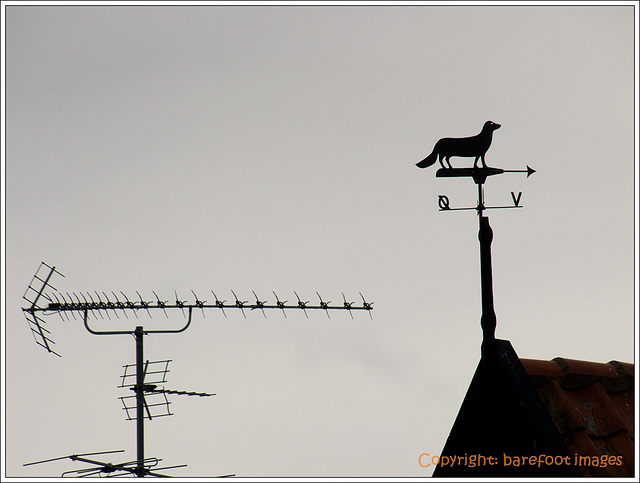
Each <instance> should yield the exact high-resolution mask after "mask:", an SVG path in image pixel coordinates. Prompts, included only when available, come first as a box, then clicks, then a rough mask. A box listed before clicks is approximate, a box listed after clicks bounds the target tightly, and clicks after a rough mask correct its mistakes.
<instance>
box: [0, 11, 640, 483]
mask: <svg viewBox="0 0 640 483" xmlns="http://www.w3.org/2000/svg"><path fill="white" fill-rule="evenodd" d="M636 6H637V5H636ZM635 15H637V12H636V13H635ZM3 16H4V17H3V29H5V30H4V31H3V35H4V37H3V38H4V39H5V40H6V43H5V44H4V48H5V51H4V55H5V59H4V60H5V64H4V67H5V69H6V71H5V73H6V75H5V76H4V78H3V81H4V82H5V85H4V89H3V92H4V93H5V94H6V103H3V104H4V106H5V108H6V111H5V116H4V120H5V122H6V124H5V132H4V134H5V135H6V144H5V145H4V148H5V149H4V152H3V156H4V158H3V161H4V163H3V168H4V170H5V172H4V178H3V179H4V183H3V189H4V190H5V191H4V193H3V203H5V205H4V207H3V212H4V216H5V218H4V228H5V229H6V232H5V233H6V235H5V236H3V242H4V243H5V245H4V250H3V256H6V260H5V262H6V263H3V271H4V273H3V276H4V280H5V281H6V284H5V285H4V290H3V292H4V293H3V296H5V297H6V303H3V331H4V333H3V335H4V337H3V341H4V351H5V352H4V354H5V357H4V360H3V364H5V365H4V367H3V372H4V385H3V389H4V390H5V393H4V397H3V403H4V410H5V412H4V414H3V415H4V417H5V424H3V431H4V432H5V434H4V437H5V442H6V446H5V449H4V454H3V455H2V456H3V458H6V460H5V464H3V465H2V466H3V471H4V476H6V477H28V476H59V475H60V474H61V473H62V472H63V471H66V470H69V469H73V468H78V467H79V466H81V465H74V463H73V462H71V461H64V462H56V463H50V464H47V465H39V466H30V467H23V466H22V465H23V464H24V463H27V462H30V461H35V460H40V459H46V458H53V457H56V456H63V455H67V454H74V453H82V452H90V451H104V450H115V449H125V450H126V456H125V457H123V459H125V460H129V459H135V423H133V422H128V421H125V419H124V414H123V411H122V409H121V404H120V401H119V400H118V397H119V396H122V395H126V390H123V389H118V388H117V387H116V386H117V385H118V384H119V382H120V381H119V375H120V374H121V372H122V366H123V365H125V364H129V363H133V362H134V357H135V355H134V342H133V339H132V338H131V337H128V336H111V337H106V336H105V337H98V336H93V335H90V334H89V333H88V332H87V331H86V330H85V329H84V327H82V324H81V323H80V322H78V321H75V322H74V321H71V322H63V321H62V320H61V319H60V317H58V316H57V315H52V316H49V317H47V321H48V322H47V327H48V328H49V329H50V330H51V332H52V338H53V340H54V341H55V342H56V344H55V347H56V351H57V352H58V353H60V354H61V355H62V358H58V357H56V356H54V355H52V354H48V353H47V352H46V351H45V350H43V349H41V348H40V347H38V346H37V345H36V344H35V343H34V341H33V338H32V336H31V334H30V332H29V330H28V327H27V322H26V321H25V320H24V317H23V315H22V311H21V307H24V306H26V303H25V302H24V301H23V300H22V299H21V297H22V294H23V293H24V291H25V289H26V287H27V285H28V283H29V281H30V280H31V277H32V275H33V273H34V272H35V270H36V269H37V268H38V265H39V264H40V262H41V261H45V262H47V263H48V264H50V265H55V266H56V267H57V268H58V269H59V270H60V271H61V272H62V273H63V274H64V275H65V278H64V279H62V278H60V279H59V280H58V281H57V282H58V283H57V285H56V287H57V288H58V289H59V290H61V291H63V292H72V291H84V292H86V291H93V290H97V291H100V292H101V291H105V292H107V293H110V292H111V291H115V292H116V293H118V292H119V291H123V292H125V293H127V294H133V295H135V291H136V290H137V291H140V292H141V294H143V296H144V297H145V298H146V299H153V293H152V291H155V292H156V293H158V294H159V295H160V297H161V298H163V299H165V300H170V301H171V300H173V299H174V291H177V292H178V294H179V296H180V297H181V298H183V299H188V300H189V299H192V296H191V293H190V290H192V289H193V290H195V291H196V293H197V294H198V295H199V296H200V298H202V299H205V300H208V301H211V300H212V295H211V292H210V291H211V290H213V291H215V292H216V294H218V296H220V297H221V298H225V299H227V300H228V301H232V300H233V295H232V294H231V290H234V291H235V292H236V293H237V294H238V295H239V296H240V297H242V298H243V299H244V300H250V299H251V298H252V297H253V294H252V293H251V291H252V290H255V291H256V293H258V295H259V296H260V297H261V298H263V299H267V300H268V301H273V296H272V293H271V292H272V290H275V291H276V292H277V293H278V295H280V297H281V298H282V299H287V300H289V301H290V302H295V295H294V293H293V291H294V290H295V291H296V292H297V293H298V294H300V295H301V296H302V297H303V298H304V299H306V300H311V301H315V300H316V298H317V296H316V291H318V292H319V293H320V294H321V295H322V296H323V298H325V300H330V301H332V302H333V303H334V304H335V303H338V304H341V303H342V295H341V293H342V292H344V293H345V294H346V296H347V297H348V299H350V300H353V301H359V295H358V292H362V293H363V294H364V295H365V296H366V297H367V299H368V300H371V301H373V302H374V311H373V320H371V319H370V318H369V317H368V316H367V314H366V313H356V314H354V319H351V317H349V314H348V313H346V312H345V313H343V312H334V313H332V315H331V318H330V319H329V318H327V317H326V315H325V314H324V313H322V312H314V313H310V314H309V318H308V319H307V318H305V317H304V314H302V313H300V312H290V313H288V314H287V318H284V317H283V316H282V314H281V313H280V312H279V311H273V312H272V313H269V314H268V318H266V319H265V318H264V317H263V316H262V314H261V313H259V312H253V313H250V314H247V318H246V319H245V318H243V317H242V314H241V313H239V312H237V311H227V316H228V318H224V316H223V315H222V314H221V313H220V312H217V311H214V310H210V311H208V312H207V313H206V317H204V318H203V316H202V313H200V312H195V313H194V321H193V322H192V326H191V327H190V328H189V329H188V330H187V331H186V332H184V333H182V334H179V335H152V336H149V337H147V338H146V339H145V352H146V353H145V356H146V357H148V358H149V359H151V360H154V359H155V360H158V359H172V360H173V362H172V366H171V373H170V379H169V384H167V387H170V388H172V389H186V390H196V391H207V392H215V393H216V394H217V395H216V396H215V397H213V398H202V399H200V398H198V399H194V398H186V397H184V398H180V397H178V396H176V397H173V398H172V402H173V404H172V410H173V412H174V413H175V415H174V416H172V417H170V418H161V419H158V420H154V421H151V422H149V423H147V425H146V454H147V456H155V457H158V458H162V459H163V463H166V464H182V463H186V464H188V466H187V467H186V468H182V469H176V470H174V471H172V473H171V474H173V475H175V476H184V477H187V476H194V477H195V476H213V475H218V474H228V473H235V474H237V475H238V476H244V477H256V476H389V477H405V476H406V477H408V476H430V475H431V472H432V469H431V468H421V467H420V466H419V465H418V456H419V455H420V454H421V453H425V452H427V453H430V454H439V452H440V451H441V450H442V447H443V445H444V442H445V441H446V438H447V436H448V433H449V430H450V428H451V426H452V424H453V421H454V419H455V416H456V414H457V412H458V409H459V407H460V404H461V402H462V399H463V397H464V395H465V393H466V390H467V387H468V385H469V383H470V381H471V377H472V375H473V373H474V371H475V368H476V365H477V363H478V360H479V357H480V343H481V330H480V323H479V321H480V312H481V306H480V276H479V249H478V239H477V227H478V222H477V217H476V216H475V214H474V212H450V213H442V212H439V211H438V203H437V201H438V195H439V194H447V195H448V196H449V198H450V200H451V203H452V206H474V204H475V202H476V187H475V185H474V184H473V182H472V181H470V180H468V179H440V178H438V179H436V178H435V171H436V167H435V166H434V167H431V168H427V169H424V170H420V169H418V168H416V167H415V163H416V162H417V161H419V160H421V159H422V158H424V157H425V156H426V155H427V154H429V152H431V150H432V148H433V145H434V144H435V142H436V141H437V140H438V139H440V138H441V137H460V136H470V135H474V134H477V133H478V132H479V131H480V129H481V127H482V125H483V123H484V122H485V121H486V120H488V119H490V120H492V121H494V122H497V123H500V124H502V127H501V129H499V130H498V131H496V132H495V134H494V138H493V145H492V146H491V148H490V150H489V152H488V153H487V156H486V159H487V163H488V164H489V165H491V166H497V167H502V168H505V169H521V168H524V167H525V166H526V165H530V166H531V167H533V168H534V169H536V170H537V172H536V173H535V174H534V175H533V176H531V177H530V178H528V179H527V178H526V177H525V176H523V175H520V174H504V175H501V176H496V177H493V178H490V179H489V180H488V181H487V183H486V188H485V196H486V202H487V204H489V205H503V204H510V203H511V194H510V193H511V192H512V191H513V192H515V193H519V192H522V193H523V194H522V199H521V204H522V205H524V208H523V209H520V210H502V211H500V210H494V211H491V212H488V215H489V217H490V220H491V225H492V227H493V230H494V242H493V247H492V248H493V275H494V293H495V307H496V313H497V318H498V326H497V331H496V335H497V337H499V338H502V339H508V340H510V341H511V343H512V345H513V347H514V348H515V350H516V352H517V353H518V355H519V356H520V357H523V358H535V359H552V358H554V357H557V356H560V357H566V358H574V359H584V360H589V361H595V362H608V361H610V360H618V361H627V362H633V361H634V351H635V347H634V338H635V332H634V323H635V321H634V269H635V267H636V263H637V260H636V259H634V249H635V248H636V247H637V245H636V238H635V229H634V203H636V202H637V198H636V197H635V196H634V194H635V193H636V190H637V185H636V178H635V177H636V175H637V172H636V170H635V166H637V164H636V163H637V155H636V154H635V153H634V140H635V139H636V138H635V134H634V133H635V130H634V127H635V128H637V124H634V123H635V122H637V87H634V72H637V71H636V69H637V63H636V62H637V53H634V35H637V31H636V27H637V25H635V23H634V6H633V4H632V3H624V4H616V3H615V2H606V5H600V6H582V5H579V4H572V5H571V6H559V5H555V4H551V5H542V4H536V5H533V6H523V5H519V6H509V5H504V4H503V5H500V6H495V5H494V6H486V5H473V6H469V5H453V6H434V5H422V6H420V5H416V4H414V5H411V6H399V5H396V4H393V5H388V6H363V5H358V6H344V5H341V6H219V5H217V6H204V5H199V6H183V5H182V4H180V6H171V7H161V6H144V7H142V6H103V7H99V6H95V5H89V6H79V5H77V4H73V5H72V6H35V5H30V4H24V5H15V4H13V3H11V2H6V3H3ZM636 40H637V38H636ZM634 89H636V90H635V93H636V97H635V99H634ZM452 163H453V164H454V166H458V167H461V166H470V165H471V163H472V161H471V160H469V159H462V158H452ZM636 196H637V195H636ZM636 216H637V214H636ZM106 322H108V321H106ZM110 323H111V324H113V327H115V326H118V327H122V326H123V325H124V324H125V323H128V324H129V325H128V326H127V327H130V328H131V329H132V328H133V326H134V325H135V324H142V325H144V327H145V328H149V329H151V328H154V327H159V326H160V325H162V326H164V327H166V326H167V324H171V325H173V326H179V325H180V324H182V323H184V319H183V318H182V315H181V314H180V313H179V312H178V313H172V314H171V318H170V319H165V318H164V316H163V315H162V314H160V316H156V317H154V318H153V319H150V320H149V319H148V317H147V316H144V315H142V314H141V315H140V319H139V320H136V319H133V318H131V319H128V320H127V319H123V318H121V320H119V321H117V320H113V321H111V322H110ZM118 324H119V325H118ZM106 326H107V325H106V324H105V325H104V326H103V327H106ZM110 327H111V326H110ZM111 460H113V461H114V462H116V461H119V460H118V455H114V457H113V458H111Z"/></svg>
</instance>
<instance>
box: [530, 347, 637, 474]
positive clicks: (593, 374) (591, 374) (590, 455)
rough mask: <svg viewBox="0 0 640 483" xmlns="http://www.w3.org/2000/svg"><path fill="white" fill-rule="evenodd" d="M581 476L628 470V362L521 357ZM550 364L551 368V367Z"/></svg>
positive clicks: (630, 375)
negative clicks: (578, 461) (576, 460)
mask: <svg viewBox="0 0 640 483" xmlns="http://www.w3.org/2000/svg"><path fill="white" fill-rule="evenodd" d="M521 362H522V365H523V367H524V369H525V371H526V372H527V374H529V377H530V378H531V381H532V383H533V384H534V386H535V388H536V391H537V392H538V395H539V396H540V398H541V400H542V402H543V404H544V405H545V407H546V408H547V411H549V414H550V416H551V418H552V419H553V422H554V423H555V425H556V427H557V429H558V431H559V432H560V434H561V435H562V437H563V438H564V440H565V443H566V444H567V446H568V448H569V450H570V451H571V453H572V454H573V455H574V457H575V458H582V464H579V465H578V466H579V468H580V471H581V472H582V473H583V474H584V475H585V476H630V475H633V474H634V451H633V449H634V441H633V434H634V433H633V430H634V425H633V422H634V391H633V385H634V379H633V374H634V365H633V364H630V363H627V362H618V361H610V362H608V363H606V364H605V363H598V362H588V361H578V360H574V359H566V358H561V357H556V358H555V359H553V360H552V361H541V360H534V359H521ZM554 366H555V367H554Z"/></svg>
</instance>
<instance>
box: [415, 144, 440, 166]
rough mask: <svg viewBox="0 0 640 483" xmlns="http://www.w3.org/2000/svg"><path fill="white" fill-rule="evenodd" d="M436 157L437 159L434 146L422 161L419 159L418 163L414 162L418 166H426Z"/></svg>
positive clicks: (432, 162)
mask: <svg viewBox="0 0 640 483" xmlns="http://www.w3.org/2000/svg"><path fill="white" fill-rule="evenodd" d="M437 159H438V152H437V151H436V149H435V148H434V149H433V152H432V153H431V154H430V155H429V156H427V157H426V158H424V159H423V160H422V161H420V162H419V163H416V166H417V167H418V168H427V167H429V166H431V165H432V164H434V163H435V162H436V160H437Z"/></svg>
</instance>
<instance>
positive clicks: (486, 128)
mask: <svg viewBox="0 0 640 483" xmlns="http://www.w3.org/2000/svg"><path fill="white" fill-rule="evenodd" d="M496 129H500V124H496V123H495V122H493V121H487V122H485V123H484V126H483V128H482V130H483V131H495V130H496Z"/></svg>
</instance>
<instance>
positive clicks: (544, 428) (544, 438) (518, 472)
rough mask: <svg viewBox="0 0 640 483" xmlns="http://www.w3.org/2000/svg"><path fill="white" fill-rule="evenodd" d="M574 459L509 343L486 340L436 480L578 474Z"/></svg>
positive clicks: (443, 452) (436, 474) (443, 454)
mask: <svg viewBox="0 0 640 483" xmlns="http://www.w3.org/2000/svg"><path fill="white" fill-rule="evenodd" d="M472 456H473V461H472V460H471V457H472ZM532 457H535V458H533V459H532ZM541 457H542V460H540V458H541ZM571 458H572V454H571V452H570V451H569V449H568V447H567V445H566V443H565V442H564V440H563V439H562V437H561V436H560V434H559V433H558V430H557V429H556V427H555V425H554V422H553V420H552V419H551V417H550V416H549V413H548V411H547V409H546V408H545V406H544V404H543V403H542V401H541V399H540V397H539V396H538V393H537V392H536V390H535V388H534V386H533V384H532V383H531V380H530V379H529V376H528V375H527V373H526V372H525V370H524V368H523V366H522V363H521V362H520V359H519V358H518V356H517V354H516V353H515V351H514V350H513V347H512V346H511V343H510V342H509V341H508V340H493V341H491V342H486V341H485V343H483V347H482V358H481V359H480V363H479V364H478V368H477V369H476V372H475V374H474V376H473V379H472V381H471V384H470V385H469V389H468V390H467V394H466V396H465V398H464V401H463V402H462V406H461V407H460V411H459V412H458V416H457V417H456V420H455V422H454V424H453V427H452V428H451V432H450V433H449V437H448V439H447V442H446V444H445V446H444V448H443V450H442V453H441V456H440V464H439V465H438V466H437V467H436V468H435V470H434V472H433V476H435V477H442V476H454V477H469V476H482V477H492V476H511V477H540V476H580V472H579V471H578V470H577V468H576V467H575V466H574V465H572V464H571ZM478 462H479V463H478ZM539 463H540V464H539Z"/></svg>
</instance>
